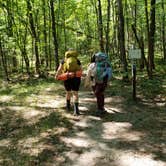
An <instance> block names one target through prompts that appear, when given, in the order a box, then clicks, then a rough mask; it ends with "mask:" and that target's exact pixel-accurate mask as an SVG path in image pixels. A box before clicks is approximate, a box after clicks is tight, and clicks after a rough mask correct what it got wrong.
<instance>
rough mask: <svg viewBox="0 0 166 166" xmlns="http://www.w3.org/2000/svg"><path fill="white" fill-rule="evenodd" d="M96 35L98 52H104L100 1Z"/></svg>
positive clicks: (99, 2) (99, 3)
mask: <svg viewBox="0 0 166 166" xmlns="http://www.w3.org/2000/svg"><path fill="white" fill-rule="evenodd" d="M97 2H98V17H97V18H98V34H99V45H100V50H101V51H104V41H103V19H102V7H101V1H100V0H98V1H97Z"/></svg>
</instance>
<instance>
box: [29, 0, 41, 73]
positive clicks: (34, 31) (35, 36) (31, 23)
mask: <svg viewBox="0 0 166 166" xmlns="http://www.w3.org/2000/svg"><path fill="white" fill-rule="evenodd" d="M26 2H27V10H28V17H29V24H30V29H31V34H32V39H33V40H34V48H35V56H36V61H35V65H36V72H37V74H39V76H40V74H41V72H40V60H39V50H38V44H39V40H38V36H37V33H36V28H35V24H34V19H33V12H32V2H31V1H30V0H27V1H26Z"/></svg>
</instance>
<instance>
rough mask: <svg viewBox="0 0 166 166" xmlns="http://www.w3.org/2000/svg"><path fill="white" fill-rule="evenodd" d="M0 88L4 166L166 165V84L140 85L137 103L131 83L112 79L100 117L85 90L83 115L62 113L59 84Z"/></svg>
mask: <svg viewBox="0 0 166 166" xmlns="http://www.w3.org/2000/svg"><path fill="white" fill-rule="evenodd" d="M164 78H165V77H164ZM159 84H160V86H159ZM1 86H2V88H1V89H0V119H1V121H0V165H3V166H165V165H166V96H165V94H166V79H165V80H163V79H162V81H159V82H158V85H157V89H156V88H153V84H149V86H152V87H149V88H148V89H146V86H145V83H144V81H142V83H141V82H139V85H137V86H138V89H137V97H138V99H137V101H136V102H135V101H133V100H132V86H131V83H128V84H125V83H123V82H122V80H120V79H118V78H116V79H114V80H112V82H111V83H110V85H109V86H108V87H107V90H106V99H105V108H106V110H107V113H106V114H105V115H103V116H102V117H98V116H96V115H95V114H94V112H95V110H96V100H95V98H94V96H93V94H92V92H91V90H90V89H84V87H83V86H81V89H80V92H79V96H80V105H79V108H80V113H81V115H80V116H73V111H71V112H67V111H66V110H65V109H64V105H65V92H64V88H63V85H62V83H61V82H57V81H54V80H53V79H48V80H43V79H41V80H37V79H34V80H29V81H27V80H26V81H20V82H17V83H11V84H4V83H2V82H1ZM143 87H144V88H143ZM150 88H151V90H150ZM152 92H153V93H152Z"/></svg>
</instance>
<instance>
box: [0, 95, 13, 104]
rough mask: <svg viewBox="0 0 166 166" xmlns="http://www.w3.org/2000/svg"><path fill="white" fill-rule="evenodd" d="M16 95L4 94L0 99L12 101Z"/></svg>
mask: <svg viewBox="0 0 166 166" xmlns="http://www.w3.org/2000/svg"><path fill="white" fill-rule="evenodd" d="M13 98H14V96H11V95H10V96H9V95H3V96H0V101H1V102H2V103H3V102H4V103H5V102H11V101H12V100H13Z"/></svg>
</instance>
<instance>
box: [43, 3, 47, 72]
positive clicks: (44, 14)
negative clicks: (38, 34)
mask: <svg viewBox="0 0 166 166" xmlns="http://www.w3.org/2000/svg"><path fill="white" fill-rule="evenodd" d="M42 2H43V22H44V25H43V35H44V53H45V61H46V69H47V68H48V49H47V46H48V45H47V30H46V29H47V23H46V2H45V0H42Z"/></svg>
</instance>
